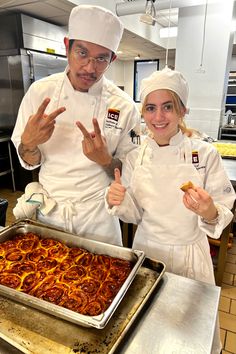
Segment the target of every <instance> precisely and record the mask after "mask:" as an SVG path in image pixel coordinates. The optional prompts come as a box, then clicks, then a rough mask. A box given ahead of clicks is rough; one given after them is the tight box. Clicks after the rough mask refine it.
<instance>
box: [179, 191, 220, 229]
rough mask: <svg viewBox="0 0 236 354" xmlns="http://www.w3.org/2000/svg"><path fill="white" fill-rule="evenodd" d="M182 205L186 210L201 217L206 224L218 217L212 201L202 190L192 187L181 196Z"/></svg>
mask: <svg viewBox="0 0 236 354" xmlns="http://www.w3.org/2000/svg"><path fill="white" fill-rule="evenodd" d="M183 203H184V205H185V206H186V208H187V209H189V210H191V211H193V212H194V213H195V214H197V215H199V216H201V217H202V218H203V219H204V220H205V221H206V222H209V223H210V222H211V221H212V220H215V219H216V218H217V216H218V211H217V208H216V206H215V204H214V202H213V199H212V198H211V196H210V195H209V193H207V192H206V191H205V190H204V189H202V188H200V187H196V186H194V185H193V187H192V188H189V189H188V190H187V191H186V192H185V193H184V196H183Z"/></svg>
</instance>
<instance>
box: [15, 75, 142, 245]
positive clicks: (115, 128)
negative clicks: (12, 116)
mask: <svg viewBox="0 0 236 354" xmlns="http://www.w3.org/2000/svg"><path fill="white" fill-rule="evenodd" d="M67 71H68V68H66V70H65V72H64V73H59V74H54V75H51V76H49V77H46V78H43V79H41V80H39V81H36V82H35V83H33V84H32V85H31V86H30V88H29V90H28V92H27V93H26V95H25V97H24V98H23V100H22V103H21V106H20V109H19V113H18V117H17V122H16V125H15V128H14V131H13V135H12V141H13V143H14V144H15V146H16V148H17V149H18V146H19V144H20V141H21V135H22V132H23V130H24V127H25V125H26V123H27V120H28V119H29V117H30V116H31V115H32V114H35V113H36V112H37V109H38V107H39V105H40V104H41V103H42V101H43V100H44V99H45V98H46V97H49V98H51V101H50V103H49V105H48V107H47V110H46V113H48V114H49V113H50V112H52V111H53V110H55V109H57V108H58V107H61V106H65V107H66V111H65V112H63V113H62V114H60V115H59V116H58V117H57V118H56V124H55V130H54V132H53V135H52V136H51V138H50V139H49V140H48V141H47V142H46V143H44V144H41V145H39V149H40V151H41V155H42V160H41V164H40V172H39V182H40V183H41V185H42V186H43V188H44V189H45V190H46V191H47V192H48V194H49V196H50V197H51V198H53V199H54V200H55V201H56V202H57V206H56V208H55V209H54V210H53V211H52V212H51V213H50V214H48V215H47V216H44V217H43V216H42V215H38V218H39V220H40V221H42V222H45V223H49V224H53V225H57V226H59V227H62V228H63V229H65V230H68V231H70V232H74V233H77V234H80V235H83V236H85V237H86V236H87V237H90V238H94V239H98V240H99V241H103V242H109V243H113V244H118V245H121V243H122V242H121V232H120V228H119V223H118V220H117V218H116V217H114V216H108V215H107V213H106V210H105V208H104V198H103V196H104V190H105V188H106V187H107V186H108V185H109V183H110V178H109V177H108V175H107V174H106V173H105V172H104V170H103V169H102V167H101V166H99V165H98V164H96V163H94V162H93V161H90V160H89V159H88V158H87V157H86V156H84V154H83V151H82V145H81V144H82V140H83V135H82V133H81V131H80V129H78V127H77V126H76V124H75V122H76V121H77V120H79V121H81V122H82V123H83V124H84V125H85V126H86V128H87V129H88V130H89V131H93V125H92V118H94V117H95V118H97V119H98V123H99V125H100V128H101V131H102V135H104V136H105V138H106V141H107V145H108V149H109V152H110V153H111V154H112V156H113V157H116V158H120V159H121V160H122V159H123V157H124V155H125V154H126V153H127V152H128V151H130V150H132V149H134V148H135V145H134V144H132V142H131V140H130V137H129V134H128V133H129V131H130V130H131V129H132V128H133V127H134V126H135V125H136V124H137V121H138V119H139V113H138V110H137V108H136V107H135V104H134V103H133V101H132V100H131V98H130V97H129V96H128V95H127V94H126V93H125V92H123V91H122V90H120V89H119V88H117V87H116V86H115V85H114V84H113V83H111V82H110V81H108V80H107V79H106V78H105V77H102V78H101V79H100V80H99V81H98V82H97V83H95V84H94V85H93V86H92V87H91V88H90V89H89V91H88V92H80V91H76V90H74V89H73V87H72V85H71V83H70V81H69V79H68V77H67ZM114 109H115V110H117V111H115V114H113V113H114V111H113V110H114ZM18 156H19V155H18ZM19 159H20V162H21V165H22V166H23V167H25V168H26V169H29V170H30V169H34V168H36V167H38V166H30V165H27V164H26V163H25V162H24V161H23V160H22V159H21V158H20V156H19Z"/></svg>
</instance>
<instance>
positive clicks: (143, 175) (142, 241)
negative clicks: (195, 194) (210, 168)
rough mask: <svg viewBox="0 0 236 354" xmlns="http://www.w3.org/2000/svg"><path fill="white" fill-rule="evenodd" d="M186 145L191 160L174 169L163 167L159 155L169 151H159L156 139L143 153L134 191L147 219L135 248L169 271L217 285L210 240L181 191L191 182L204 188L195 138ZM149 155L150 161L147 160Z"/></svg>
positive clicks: (141, 152)
mask: <svg viewBox="0 0 236 354" xmlns="http://www.w3.org/2000/svg"><path fill="white" fill-rule="evenodd" d="M183 143H184V155H185V158H184V162H183V163H181V164H179V163H177V164H168V160H167V161H166V163H160V162H159V161H158V160H159V159H158V154H162V149H165V148H163V147H156V143H155V141H154V140H151V141H150V140H149V143H148V140H147V141H146V142H144V144H143V146H142V148H141V150H140V154H139V157H138V159H137V161H136V165H135V169H134V173H133V179H132V181H131V187H132V189H133V192H134V195H135V198H136V199H137V201H138V203H139V206H140V207H141V208H143V209H144V214H143V217H142V221H141V223H140V225H138V229H137V232H136V234H135V238H134V243H133V248H137V249H142V250H143V251H144V252H145V254H146V255H147V256H148V257H151V258H154V259H159V260H162V261H163V262H164V263H165V264H166V266H167V271H170V272H173V273H175V274H179V275H182V276H185V277H188V278H192V279H196V280H201V281H205V282H207V283H211V284H214V273H213V265H212V260H211V256H210V249H209V244H208V240H207V237H206V235H205V234H204V233H203V232H202V231H201V230H200V229H199V227H198V216H197V215H196V214H194V213H193V212H191V211H190V210H188V209H187V208H186V207H185V206H184V204H183V201H182V198H183V192H182V191H181V190H180V186H181V185H182V184H183V183H184V182H186V181H188V180H191V181H192V182H193V183H194V184H196V185H198V186H200V187H203V181H202V177H201V175H200V174H199V173H198V171H197V170H196V168H195V167H194V165H193V164H192V149H191V142H190V139H188V138H187V137H184V141H183ZM173 149H174V147H173ZM173 149H172V152H173ZM176 149H177V147H176ZM176 153H177V150H176ZM144 156H145V157H148V158H145V161H144Z"/></svg>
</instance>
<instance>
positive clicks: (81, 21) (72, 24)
mask: <svg viewBox="0 0 236 354" xmlns="http://www.w3.org/2000/svg"><path fill="white" fill-rule="evenodd" d="M123 30H124V27H123V24H122V23H121V21H120V20H119V18H118V17H117V16H116V15H115V14H113V13H112V12H111V11H110V10H107V9H105V8H103V7H101V6H94V5H78V6H76V7H74V8H73V9H72V11H71V14H70V18H69V39H78V40H81V41H87V42H91V43H95V44H98V45H100V46H102V47H105V48H107V49H110V50H111V51H112V52H114V53H116V51H117V49H118V46H119V44H120V40H121V37H122V34H123Z"/></svg>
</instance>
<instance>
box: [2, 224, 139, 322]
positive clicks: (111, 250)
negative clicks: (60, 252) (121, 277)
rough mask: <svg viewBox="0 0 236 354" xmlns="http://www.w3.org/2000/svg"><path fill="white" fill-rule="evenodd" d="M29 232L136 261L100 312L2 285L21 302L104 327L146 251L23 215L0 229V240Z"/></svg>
mask: <svg viewBox="0 0 236 354" xmlns="http://www.w3.org/2000/svg"><path fill="white" fill-rule="evenodd" d="M26 232H34V233H36V234H38V235H40V236H41V237H42V238H53V239H56V240H60V241H62V242H63V243H65V244H66V245H67V246H70V247H73V246H76V247H82V248H86V249H87V250H88V251H90V252H93V253H96V254H106V255H108V256H112V257H118V258H122V259H126V260H129V261H132V262H133V264H134V266H133V268H132V270H131V272H130V274H129V276H128V278H127V279H126V280H125V282H124V283H123V285H122V286H121V288H120V290H119V292H118V293H117V295H116V296H115V298H114V300H113V301H112V303H111V305H110V306H109V307H108V309H107V310H106V311H105V312H103V313H102V314H100V315H99V316H86V315H82V314H79V313H77V312H74V311H71V310H68V309H66V308H63V307H61V306H58V305H54V304H51V303H49V302H47V301H45V300H41V299H37V298H36V297H33V296H31V295H28V294H25V293H23V292H20V291H17V290H15V289H11V288H8V287H6V286H4V285H0V294H1V295H4V296H6V297H9V298H11V299H13V300H15V301H19V302H22V303H24V304H26V305H28V306H31V307H34V308H36V309H39V310H41V311H44V312H47V313H49V314H52V315H55V316H57V317H60V318H62V319H65V320H67V321H70V322H74V323H76V324H79V325H82V326H84V327H95V328H98V329H102V328H104V327H105V326H106V324H107V323H108V321H109V320H110V318H111V317H112V315H113V313H114V312H115V310H116V308H117V306H118V305H119V303H120V302H121V300H122V298H123V297H124V295H125V293H126V292H127V290H128V288H129V286H130V284H131V283H132V281H133V280H134V278H135V276H136V274H137V271H138V270H139V268H140V266H141V265H142V263H143V261H144V258H145V255H144V252H142V251H139V250H132V249H130V248H125V247H120V246H114V245H110V244H107V243H103V242H98V241H93V240H90V239H86V238H82V237H79V236H78V235H74V234H71V233H68V232H64V231H62V230H60V229H57V228H55V227H52V226H49V225H44V224H41V223H38V222H35V221H33V220H30V219H21V220H19V221H17V222H16V223H14V224H12V225H10V226H8V227H6V228H4V229H3V230H2V231H0V242H4V241H6V240H9V239H11V238H13V237H14V235H16V234H18V233H26Z"/></svg>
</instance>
